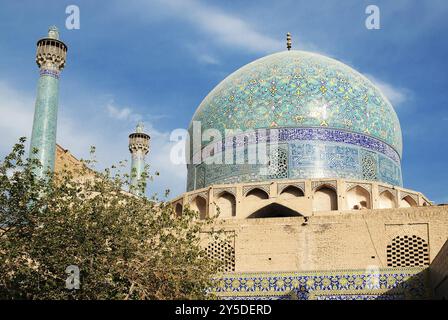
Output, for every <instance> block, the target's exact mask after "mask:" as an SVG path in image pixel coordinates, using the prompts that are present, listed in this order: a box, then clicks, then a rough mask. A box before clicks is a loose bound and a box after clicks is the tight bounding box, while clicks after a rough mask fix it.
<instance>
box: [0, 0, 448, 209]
mask: <svg viewBox="0 0 448 320" xmlns="http://www.w3.org/2000/svg"><path fill="white" fill-rule="evenodd" d="M369 4H375V5H377V6H378V7H379V8H380V10H381V29H380V30H367V29H366V28H365V26H364V21H365V19H366V17H367V15H366V14H365V8H366V7H367V5H369ZM68 5H77V6H78V7H79V8H80V13H81V15H80V17H81V20H80V22H81V25H80V26H81V28H80V29H79V30H67V29H65V20H66V17H67V14H66V13H65V8H66V7H67V6H68ZM447 16H448V2H446V1H445V0H430V1H429V0H427V1H417V0H414V1H413V0H395V1H379V0H376V1H375V0H374V1H361V0H345V1H333V0H325V1H324V0H313V1H298V0H295V1H272V0H268V1H262V0H245V1H234V0H233V1H195V0H187V1H181V0H149V1H148V0H146V1H144V0H127V1H107V2H106V1H74V0H71V1H61V0H53V1H47V0H39V1H32V0H22V1H5V0H0V57H1V59H0V135H1V137H2V138H1V140H0V141H1V143H0V155H2V156H3V155H4V154H5V153H6V152H7V151H8V150H9V149H10V148H11V146H12V144H13V143H14V142H15V141H16V140H17V139H18V137H20V136H28V137H29V136H30V133H31V127H32V117H33V111H34V110H33V108H34V97H35V91H36V83H37V78H38V69H37V66H36V64H35V61H34V55H35V44H36V41H37V40H38V39H39V38H41V37H43V36H45V35H46V32H47V28H48V26H50V25H53V24H55V25H57V26H58V27H59V28H60V34H61V39H62V40H63V41H64V42H66V43H67V45H68V46H69V52H68V58H67V60H68V61H67V65H66V69H65V70H64V71H63V74H62V77H61V84H60V110H59V120H58V143H59V144H61V145H62V146H63V147H65V148H67V149H69V150H70V151H71V152H72V153H73V154H75V155H76V156H78V157H87V155H88V152H89V146H90V145H95V146H96V147H97V152H98V160H99V161H100V162H101V163H102V164H103V165H105V166H108V165H111V164H113V163H115V162H117V161H119V160H123V159H129V153H128V150H127V136H128V134H129V133H130V132H131V131H132V130H133V128H134V127H135V122H136V121H137V120H143V121H144V122H145V124H146V127H147V130H148V131H149V133H150V135H151V137H152V148H151V154H150V156H149V161H150V162H151V164H152V169H153V170H158V171H160V173H161V176H160V178H157V179H156V181H155V182H154V183H152V184H151V185H150V189H151V191H152V192H158V193H163V190H164V189H165V188H170V189H171V190H172V195H177V194H179V193H181V192H183V191H184V189H185V174H186V170H185V168H184V166H183V165H174V164H172V163H170V161H169V151H170V148H171V146H172V143H171V142H170V141H169V134H170V132H171V131H172V130H173V129H176V128H186V127H187V126H188V123H189V121H190V119H191V116H192V115H193V113H194V111H195V109H196V107H197V106H198V105H199V104H200V102H201V101H202V99H203V98H204V97H205V96H206V95H207V93H208V92H209V91H210V90H211V89H213V87H214V86H215V85H217V84H218V83H219V82H220V81H221V80H222V79H223V78H224V77H225V76H226V75H228V74H229V73H231V72H233V71H235V70H236V69H238V68H239V67H241V66H243V65H244V64H246V63H248V62H250V61H252V60H255V59H257V58H260V57H262V56H264V55H266V54H268V53H273V52H276V51H280V50H284V46H285V44H284V43H285V41H284V38H285V33H286V32H288V31H289V32H291V33H292V34H293V47H294V48H295V49H301V50H309V51H315V52H319V53H322V54H325V55H328V56H331V57H333V58H336V59H338V60H340V61H342V62H344V63H346V64H348V65H350V66H352V67H354V68H355V69H356V70H358V71H359V72H361V73H363V74H365V75H367V76H368V77H369V78H370V79H371V80H373V81H374V82H375V83H376V84H377V85H378V86H379V87H380V88H381V89H382V90H383V92H384V93H385V94H386V95H387V96H388V98H389V99H390V100H391V102H392V104H393V105H394V107H395V109H396V111H397V113H398V116H399V118H400V122H401V126H402V130H403V140H404V142H403V143H404V152H403V162H402V168H403V179H404V186H405V187H407V188H410V189H414V190H418V191H421V192H423V193H424V194H426V195H427V196H428V197H429V198H430V199H431V200H434V201H436V202H438V203H440V202H448V189H447V188H446V181H448V171H447V169H446V167H447V157H448V148H447V147H448V143H447V136H448V109H447V107H448V94H447V88H448V76H447V69H448V68H447V67H448V65H447V64H448V63H447V60H446V57H447V56H448V42H447V41H446V34H447V33H448V22H447V20H446V17H447Z"/></svg>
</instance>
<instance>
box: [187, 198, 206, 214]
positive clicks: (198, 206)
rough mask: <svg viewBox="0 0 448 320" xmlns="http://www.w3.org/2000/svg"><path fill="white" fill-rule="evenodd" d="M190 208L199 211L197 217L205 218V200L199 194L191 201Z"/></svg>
mask: <svg viewBox="0 0 448 320" xmlns="http://www.w3.org/2000/svg"><path fill="white" fill-rule="evenodd" d="M191 210H194V211H197V212H199V217H200V218H201V219H205V217H206V214H207V200H206V199H205V198H203V197H201V196H196V197H195V198H194V199H193V200H192V201H191Z"/></svg>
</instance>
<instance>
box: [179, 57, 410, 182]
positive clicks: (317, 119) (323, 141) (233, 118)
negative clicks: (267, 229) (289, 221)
mask: <svg viewBox="0 0 448 320" xmlns="http://www.w3.org/2000/svg"><path fill="white" fill-rule="evenodd" d="M193 121H194V122H197V123H199V124H200V127H201V131H202V133H204V132H206V130H208V129H217V130H218V131H219V132H220V133H221V134H222V138H223V141H222V142H217V141H216V140H213V141H212V142H209V143H202V144H201V148H202V149H203V148H204V147H209V148H211V147H212V145H214V146H215V148H214V152H212V153H211V154H210V155H209V156H208V158H210V157H212V158H217V157H222V154H221V153H222V152H221V151H224V149H226V148H229V146H230V147H231V148H233V149H234V151H235V154H236V155H237V154H238V153H239V152H240V153H246V154H247V148H248V145H250V144H251V143H255V144H257V143H259V141H260V139H259V138H258V136H257V134H255V136H254V137H253V139H251V138H250V134H249V135H247V134H246V137H248V138H247V140H245V142H244V145H241V143H240V144H239V143H238V142H235V141H237V140H238V139H236V138H237V136H238V133H236V134H235V137H236V138H233V137H230V138H231V140H230V141H229V139H228V136H226V138H225V133H226V130H241V131H242V132H243V133H239V134H244V132H248V131H250V130H260V129H267V130H273V129H276V131H277V132H278V146H276V150H275V153H276V156H277V157H278V161H277V163H276V166H277V168H275V169H276V170H274V171H275V173H276V174H262V175H260V173H259V172H260V165H257V164H246V163H244V164H236V163H235V164H229V163H224V160H223V163H222V164H220V163H219V161H215V163H214V164H210V163H212V162H213V161H210V159H207V156H205V157H204V154H203V152H202V158H201V160H200V161H192V162H193V163H192V164H190V165H188V186H187V188H188V189H189V190H193V189H198V188H201V187H205V186H208V185H211V184H222V183H236V182H246V181H263V180H272V179H302V178H303V179H308V178H350V179H360V180H377V181H383V182H386V183H389V184H393V185H401V184H402V178H401V167H400V160H401V154H402V136H401V129H400V123H399V120H398V117H397V115H396V113H395V111H394V109H393V107H392V105H391V104H390V102H389V101H388V100H387V98H386V97H385V96H384V95H383V94H382V93H381V91H380V90H379V89H378V88H377V87H375V86H374V85H373V84H372V83H371V82H370V81H369V80H368V79H367V78H366V77H364V76H363V75H361V74H360V73H359V72H357V71H355V70H354V69H352V68H350V67H348V66H347V65H345V64H343V63H341V62H339V61H337V60H334V59H331V58H328V57H325V56H322V55H319V54H315V53H309V52H303V51H294V50H293V51H284V52H280V53H275V54H272V55H268V56H266V57H263V58H261V59H258V60H256V61H254V62H251V63H249V64H247V65H245V66H244V67H242V68H240V69H239V70H237V71H235V72H234V73H232V74H231V75H229V76H228V77H227V78H225V79H224V80H223V81H222V82H221V83H220V84H219V85H217V86H216V87H215V88H214V89H213V90H212V91H211V92H210V93H209V94H208V95H207V97H206V98H205V99H204V100H203V101H202V103H201V104H200V105H199V107H198V109H197V110H196V112H195V114H194V116H193V119H192V123H191V124H190V132H191V130H192V124H193ZM232 139H233V140H232ZM235 139H236V140H235ZM198 156H199V155H197V154H196V155H195V154H193V155H192V158H191V160H194V159H197V157H198ZM199 157H200V156H199ZM223 159H224V158H223ZM206 160H209V161H208V162H207V161H206ZM206 162H207V163H206ZM267 165H268V166H269V163H268V164H267ZM268 169H269V168H268ZM268 171H269V170H268ZM271 171H272V170H271Z"/></svg>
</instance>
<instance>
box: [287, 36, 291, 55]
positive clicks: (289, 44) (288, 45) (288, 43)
mask: <svg viewBox="0 0 448 320" xmlns="http://www.w3.org/2000/svg"><path fill="white" fill-rule="evenodd" d="M286 48H287V49H288V51H289V50H291V33H289V32H288V33H287V34H286Z"/></svg>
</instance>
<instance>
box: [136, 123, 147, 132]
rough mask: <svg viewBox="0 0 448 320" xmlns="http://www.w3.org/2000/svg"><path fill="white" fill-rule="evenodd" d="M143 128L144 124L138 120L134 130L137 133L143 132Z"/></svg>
mask: <svg viewBox="0 0 448 320" xmlns="http://www.w3.org/2000/svg"><path fill="white" fill-rule="evenodd" d="M144 128H145V125H144V124H143V122H142V121H139V122H138V123H137V126H136V128H135V132H137V133H143V131H144Z"/></svg>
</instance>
